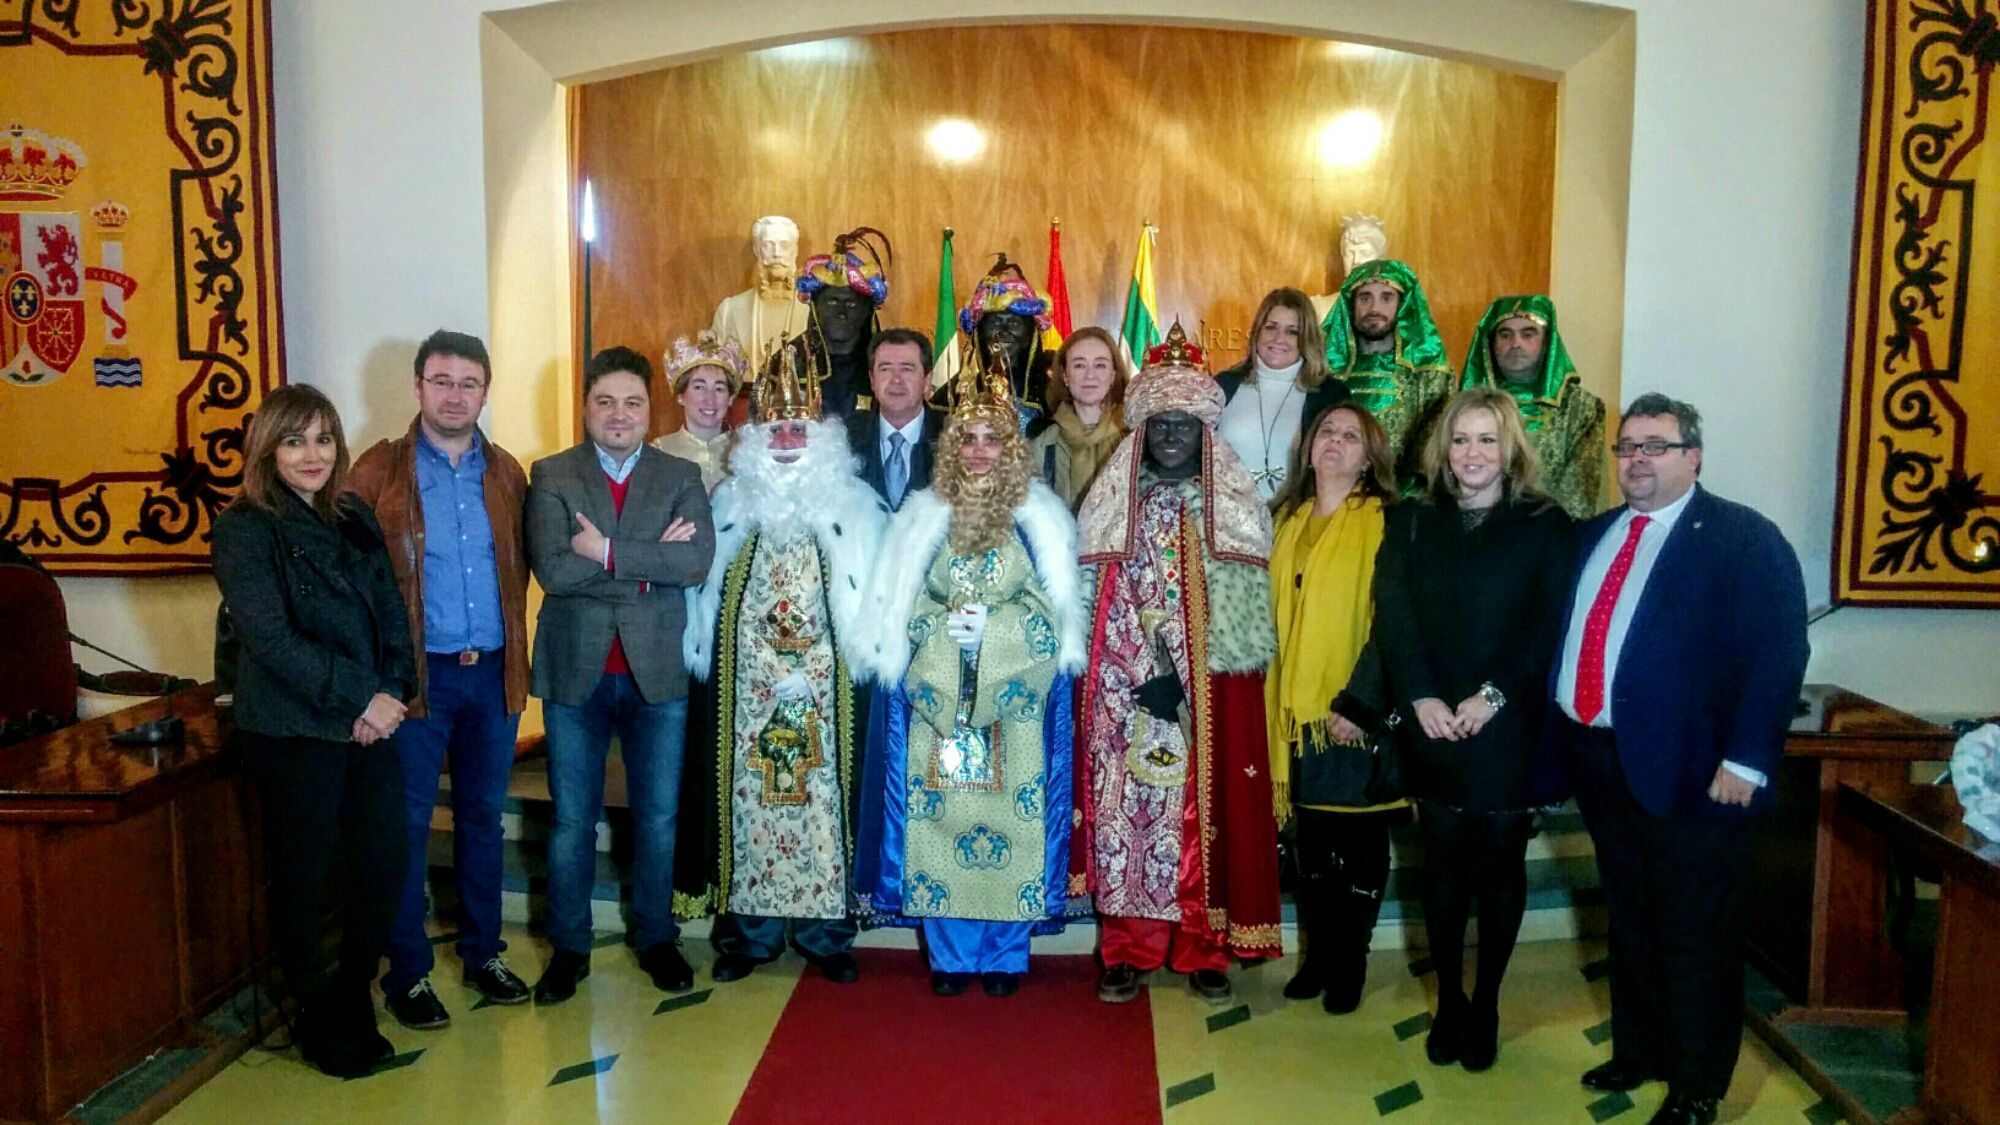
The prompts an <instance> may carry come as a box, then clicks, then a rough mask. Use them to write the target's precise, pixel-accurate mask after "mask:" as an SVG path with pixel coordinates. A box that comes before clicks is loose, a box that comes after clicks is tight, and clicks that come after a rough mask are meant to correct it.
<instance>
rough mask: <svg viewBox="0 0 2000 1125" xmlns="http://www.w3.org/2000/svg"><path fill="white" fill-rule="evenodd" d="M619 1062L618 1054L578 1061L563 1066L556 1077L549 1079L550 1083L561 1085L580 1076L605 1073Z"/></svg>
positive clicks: (586, 1076) (588, 1076)
mask: <svg viewBox="0 0 2000 1125" xmlns="http://www.w3.org/2000/svg"><path fill="white" fill-rule="evenodd" d="M617 1062H618V1056H617V1055H606V1056H604V1057H603V1058H601V1059H592V1060H590V1061H589V1062H584V1063H577V1064H576V1065H575V1066H566V1067H563V1068H562V1069H561V1070H558V1071H556V1076H555V1077H554V1078H551V1079H549V1085H551V1086H560V1085H562V1084H563V1083H565V1082H574V1081H576V1080H577V1079H579V1078H590V1077H593V1076H595V1075H599V1074H603V1073H604V1072H605V1071H607V1070H610V1069H611V1068H612V1067H613V1066H614V1065H616V1064H617Z"/></svg>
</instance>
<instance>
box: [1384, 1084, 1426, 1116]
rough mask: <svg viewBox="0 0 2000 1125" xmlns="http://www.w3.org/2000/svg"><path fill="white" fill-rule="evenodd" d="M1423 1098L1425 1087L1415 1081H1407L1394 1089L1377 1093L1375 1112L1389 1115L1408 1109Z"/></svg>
mask: <svg viewBox="0 0 2000 1125" xmlns="http://www.w3.org/2000/svg"><path fill="white" fill-rule="evenodd" d="M1423 1100H1424V1091H1423V1088H1422V1087H1420V1086H1418V1085H1417V1084H1416V1083H1415V1082H1405V1083H1403V1084H1402V1085H1401V1086H1398V1087H1396V1088H1395V1089H1393V1090H1384V1091H1383V1092H1381V1093H1379V1094H1377V1095H1375V1112H1376V1113H1378V1114H1380V1115H1382V1116H1383V1117H1387V1116H1389V1115H1390V1114H1392V1113H1395V1112H1396V1111H1397V1110H1402V1109H1408V1108H1410V1107H1411V1106H1413V1105H1416V1104H1417V1103H1418V1102H1420V1101H1423Z"/></svg>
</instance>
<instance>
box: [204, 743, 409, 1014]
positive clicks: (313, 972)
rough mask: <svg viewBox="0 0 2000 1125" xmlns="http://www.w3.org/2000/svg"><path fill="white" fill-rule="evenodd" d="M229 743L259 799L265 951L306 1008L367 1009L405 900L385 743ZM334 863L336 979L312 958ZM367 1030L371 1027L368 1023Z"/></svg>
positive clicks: (401, 837) (395, 771) (398, 774)
mask: <svg viewBox="0 0 2000 1125" xmlns="http://www.w3.org/2000/svg"><path fill="white" fill-rule="evenodd" d="M237 737H238V738H239V739H241V745H242V747H243V752H244V756H245V758H246V759H247V760H248V763H249V766H250V774H251V777H252V778H254V779H255V780H256V783H257V792H258V795H259V796H260V797H261V798H262V800H263V816H262V822H263V831H264V846H265V853H266V855H267V857H268V859H267V863H268V871H267V874H268V876H269V884H270V898H269V909H270V918H271V944H272V946H273V947H274V950H275V952H276V953H277V956H278V964H279V966H280V967H281V968H283V969H284V972H285V983H286V985H287V986H288V988H289V989H290V991H291V994H292V996H293V998H294V999H296V1000H297V1001H299V1002H300V1003H301V1004H304V1005H318V1004H323V1003H327V1002H331V1003H332V1004H333V1005H334V1006H335V1007H338V1008H341V1009H342V1010H343V1011H346V1012H353V1011H358V1010H360V1009H359V1007H358V1006H359V1005H370V1006H369V1007H368V1008H367V1010H368V1011H369V1012H370V1013H371V1014H372V1012H373V1007H372V1003H371V1001H370V1000H369V992H368V989H369V985H370V984H371V982H373V981H374V979H375V972H376V969H377V968H378V966H379V963H380V961H381V959H382V951H383V948H384V947H385V946H386V945H387V943H388V939H389V927H390V925H391V924H392V923H393V922H394V920H395V916H396V906H397V903H398V902H399V900H400V899H401V896H402V893H403V879H404V876H405V873H406V872H407V871H408V867H407V866H406V863H405V857H406V856H407V854H408V848H409V845H408V842H407V840H406V838H405V833H404V829H403V767H402V762H401V759H399V758H398V757H397V756H396V750H395V748H394V747H393V746H391V745H390V744H389V741H388V740H387V739H383V740H382V741H380V742H377V743H375V744H374V745H373V746H360V745H357V744H355V743H352V742H327V741H322V740H320V739H316V738H277V737H273V736H270V735H263V734H255V733H252V732H250V731H240V732H238V735H237ZM336 855H338V856H339V857H340V859H341V868H342V872H343V876H344V881H343V883H342V886H341V890H342V899H341V942H340V972H339V975H338V977H337V978H336V980H335V982H334V983H333V984H331V985H329V983H328V981H327V975H326V966H325V962H324V961H323V959H322V958H321V955H320V920H321V918H322V917H323V916H324V915H323V912H322V910H321V902H320V899H321V892H322V891H323V890H325V888H326V882H327V876H328V874H329V873H330V871H331V870H332V868H333V861H334V857H335V856H336ZM370 1022H372V1020H371V1021H370Z"/></svg>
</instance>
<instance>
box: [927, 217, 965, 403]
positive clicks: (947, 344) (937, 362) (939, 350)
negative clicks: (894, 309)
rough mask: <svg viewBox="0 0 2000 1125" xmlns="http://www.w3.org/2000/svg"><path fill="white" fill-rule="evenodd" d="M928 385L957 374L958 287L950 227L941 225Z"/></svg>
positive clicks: (941, 381) (932, 385) (933, 385)
mask: <svg viewBox="0 0 2000 1125" xmlns="http://www.w3.org/2000/svg"><path fill="white" fill-rule="evenodd" d="M931 344H932V346H933V348H934V349H935V350H934V351H933V352H932V353H931V388H932V389H933V390H935V389H937V388H938V387H942V386H944V385H945V384H946V383H949V382H950V381H951V380H952V378H953V377H954V376H956V375H957V374H958V367H959V354H958V286H956V285H955V284H953V282H952V271H951V228H950V227H946V228H944V256H943V258H942V259H941V260H940V261H939V263H938V306H937V332H936V333H935V334H934V335H933V336H932V337H931Z"/></svg>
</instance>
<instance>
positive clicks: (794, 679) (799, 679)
mask: <svg viewBox="0 0 2000 1125" xmlns="http://www.w3.org/2000/svg"><path fill="white" fill-rule="evenodd" d="M771 692H772V694H774V695H776V696H777V697H778V698H779V699H782V700H785V701H787V702H789V701H791V700H795V699H811V698H812V693H813V686H812V681H811V680H808V679H806V678H805V676H804V675H802V674H801V673H800V672H799V671H798V669H796V668H795V669H793V670H792V671H791V673H790V674H788V675H787V676H786V677H785V678H784V679H782V680H779V681H778V682H777V685H776V686H774V687H773V688H772V689H771Z"/></svg>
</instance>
